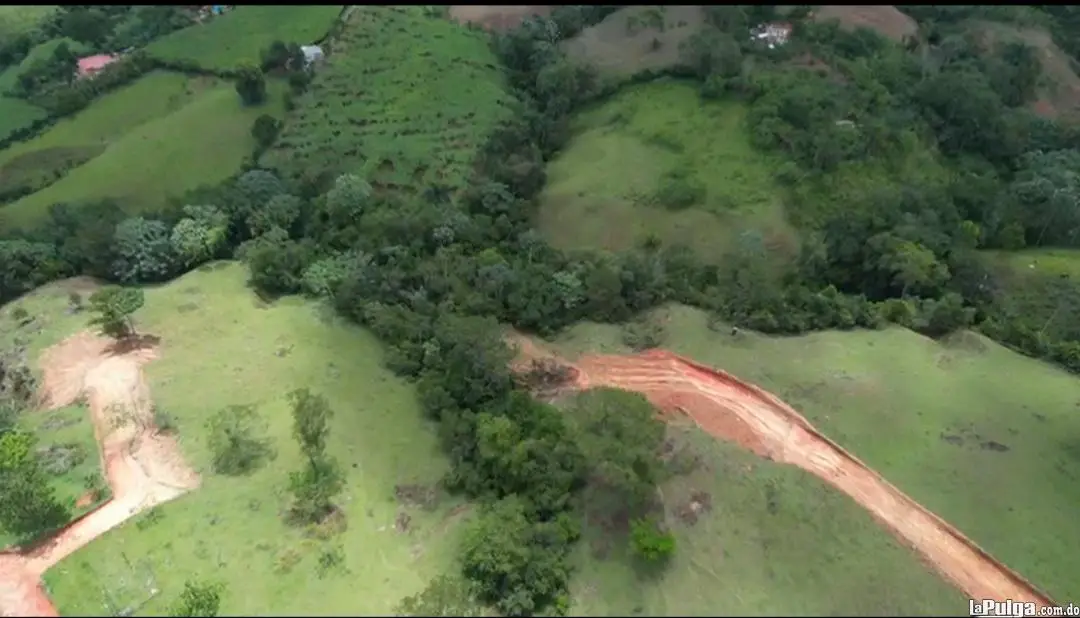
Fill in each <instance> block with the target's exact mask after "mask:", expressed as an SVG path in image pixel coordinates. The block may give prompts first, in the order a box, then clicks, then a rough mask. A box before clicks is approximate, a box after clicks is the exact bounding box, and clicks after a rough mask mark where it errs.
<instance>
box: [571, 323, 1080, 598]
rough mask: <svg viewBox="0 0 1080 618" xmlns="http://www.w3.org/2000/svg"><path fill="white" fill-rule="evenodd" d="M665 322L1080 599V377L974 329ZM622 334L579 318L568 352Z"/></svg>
mask: <svg viewBox="0 0 1080 618" xmlns="http://www.w3.org/2000/svg"><path fill="white" fill-rule="evenodd" d="M662 316H663V318H662V319H666V320H667V327H668V332H669V336H668V340H667V342H666V343H665V344H664V347H666V348H669V349H671V350H674V351H676V352H679V353H681V354H684V355H686V356H689V357H691V358H694V359H697V360H699V361H701V362H704V363H708V364H711V365H715V366H717V367H721V368H723V369H725V370H727V371H730V372H732V373H734V374H735V375H738V376H740V377H742V378H744V379H747V380H750V381H752V382H755V383H757V384H759V385H761V386H762V387H764V388H766V389H768V390H770V391H772V392H773V393H775V394H777V395H778V396H780V397H781V398H783V399H784V400H786V401H787V402H788V403H790V404H792V405H793V406H794V407H795V408H796V409H798V410H800V411H801V412H802V413H803V414H804V415H805V416H806V417H807V418H808V419H809V420H810V421H811V422H813V423H814V424H815V425H816V426H817V427H818V428H819V429H820V430H821V431H822V432H823V433H825V434H826V435H828V436H829V437H831V438H833V439H834V440H836V441H837V442H838V443H840V444H841V445H842V446H844V447H845V448H847V449H849V450H851V451H852V452H853V453H854V454H855V455H856V456H858V457H859V458H861V459H862V460H863V461H865V462H866V463H867V464H868V465H869V466H871V467H873V468H874V469H875V470H877V471H878V472H880V473H881V474H882V475H883V476H884V477H885V478H887V479H888V480H889V481H891V482H892V483H894V484H895V485H897V486H898V487H900V488H901V489H902V490H903V491H905V492H907V494H908V495H910V496H911V497H912V498H914V499H915V500H917V501H919V502H921V503H922V504H923V505H925V506H926V507H927V508H929V509H930V510H932V511H934V512H935V513H937V514H938V515H940V516H941V517H943V518H944V519H945V520H947V521H949V522H950V523H952V524H953V525H955V526H956V527H958V528H959V529H960V530H962V531H963V532H964V533H965V534H967V535H968V536H970V537H971V538H972V539H974V540H975V542H976V543H978V544H980V545H981V546H982V547H984V548H985V549H986V550H987V551H989V552H990V553H991V554H993V555H994V556H995V557H996V558H997V559H999V560H1001V561H1002V562H1004V563H1005V564H1007V565H1009V566H1010V567H1012V568H1013V569H1016V570H1017V571H1019V572H1020V573H1021V574H1023V575H1024V576H1025V577H1027V578H1029V579H1030V580H1031V581H1032V582H1034V583H1035V585H1037V586H1039V587H1040V588H1042V589H1044V590H1046V591H1047V592H1048V593H1049V594H1050V595H1051V596H1053V597H1054V598H1057V599H1072V598H1076V597H1077V596H1080V583H1078V581H1077V579H1076V578H1075V577H1074V576H1073V575H1072V574H1073V573H1076V572H1078V571H1080V555H1078V554H1077V553H1076V552H1075V551H1073V550H1072V548H1074V547H1076V546H1077V545H1078V544H1080V529H1078V528H1077V527H1076V526H1075V525H1074V521H1075V517H1074V514H1075V506H1076V504H1077V502H1078V501H1080V484H1078V483H1077V482H1076V481H1077V477H1078V473H1077V470H1078V468H1080V442H1078V441H1077V436H1080V416H1077V414H1076V407H1077V405H1080V380H1077V378H1076V377H1074V376H1071V375H1069V374H1067V373H1065V372H1064V371H1062V370H1060V369H1057V368H1055V367H1052V366H1050V365H1048V364H1046V363H1042V362H1039V361H1036V360H1033V359H1030V358H1027V357H1024V356H1021V355H1019V354H1016V353H1014V352H1012V351H1010V350H1008V349H1006V348H1004V347H1002V346H1000V345H997V344H995V343H993V342H992V341H990V340H988V339H985V338H983V337H981V336H978V335H975V334H972V333H962V334H958V335H955V336H953V337H951V338H949V339H948V340H947V341H946V342H944V343H938V342H934V341H932V340H930V339H927V338H925V337H921V336H919V335H917V334H915V333H913V332H911V331H907V330H904V329H899V328H894V329H889V330H885V331H874V332H871V331H855V332H846V333H840V332H825V333H816V334H812V335H806V336H801V337H790V338H773V337H765V336H761V335H757V334H754V333H750V332H743V333H741V334H740V335H739V336H738V337H734V338H733V337H730V336H729V335H728V334H727V332H726V329H720V330H718V331H715V332H714V331H710V330H708V329H707V327H706V317H705V315H704V314H702V313H701V312H699V311H696V310H692V309H688V308H685V307H678V306H675V307H669V308H667V309H665V310H663V312H662ZM618 342H619V330H618V328H617V327H610V326H597V325H580V326H578V327H576V328H575V329H573V330H572V331H571V332H570V333H568V334H567V335H566V337H564V338H563V339H562V341H561V347H562V348H563V350H565V351H567V352H568V353H572V352H573V351H574V350H578V351H580V350H610V351H614V350H620V349H621V345H620V344H619V343H618ZM1003 375H1005V376H1009V379H1007V380H1003V379H1001V376H1003ZM703 542H707V541H703ZM717 551H719V550H717Z"/></svg>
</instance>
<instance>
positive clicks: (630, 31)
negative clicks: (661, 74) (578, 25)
mask: <svg viewBox="0 0 1080 618" xmlns="http://www.w3.org/2000/svg"><path fill="white" fill-rule="evenodd" d="M704 17H705V16H704V13H703V11H702V7H700V6H697V5H672V6H667V7H658V6H631V7H626V8H624V9H620V10H618V11H615V12H614V13H612V14H611V15H608V16H607V17H605V18H604V20H603V21H601V22H600V23H599V24H596V25H595V26H590V27H588V28H586V29H585V30H582V31H581V33H580V34H578V35H577V36H576V37H574V38H572V39H570V40H568V41H567V42H566V43H564V45H563V48H564V50H565V51H566V53H567V55H568V56H569V57H570V58H573V59H575V60H578V61H580V62H587V63H589V64H592V65H593V66H595V67H596V68H597V69H599V70H600V72H601V74H603V75H607V76H611V77H614V78H625V77H629V76H631V75H633V74H635V73H638V72H641V71H644V70H647V69H664V68H668V67H671V66H673V65H674V64H675V63H676V62H678V60H679V44H680V43H682V42H683V41H684V40H686V39H687V38H689V37H690V36H691V35H693V34H694V33H695V32H697V30H698V28H700V27H701V26H702V25H703V24H704Z"/></svg>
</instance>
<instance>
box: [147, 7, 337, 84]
mask: <svg viewBox="0 0 1080 618" xmlns="http://www.w3.org/2000/svg"><path fill="white" fill-rule="evenodd" d="M341 8H342V7H341V5H310V6H238V7H236V8H235V9H233V10H231V11H229V12H228V13H225V14H224V15H220V16H217V17H213V18H210V19H209V20H208V21H206V22H205V23H201V24H195V25H194V26H189V27H187V28H184V29H183V30H178V31H176V32H173V33H172V34H169V35H167V36H164V37H162V38H160V39H158V40H157V41H154V42H153V43H151V44H150V45H148V46H147V47H146V51H147V52H148V53H149V54H150V55H151V56H153V57H155V58H160V59H161V60H166V61H171V62H190V63H193V64H195V65H196V66H198V67H200V68H203V69H209V70H230V69H236V68H238V67H240V66H241V65H243V64H244V63H252V64H256V65H257V64H259V62H260V58H261V56H260V54H261V53H262V52H263V50H265V49H266V48H267V47H268V46H269V45H270V44H271V43H273V42H274V41H284V42H286V43H289V42H294V43H299V44H301V45H310V44H313V43H315V42H316V41H318V40H320V39H322V38H323V37H324V36H326V33H327V32H328V31H329V30H330V26H331V25H332V24H333V23H334V20H335V19H337V17H338V15H339V14H340V13H341Z"/></svg>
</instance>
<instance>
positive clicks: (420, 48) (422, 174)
mask: <svg viewBox="0 0 1080 618" xmlns="http://www.w3.org/2000/svg"><path fill="white" fill-rule="evenodd" d="M510 100H511V99H510V95H509V94H508V93H507V92H506V90H505V88H504V84H503V82H502V78H501V76H500V73H499V70H498V68H497V64H496V59H495V58H494V56H493V55H492V53H491V51H490V50H489V48H488V45H487V41H486V40H485V38H484V36H483V35H482V34H480V33H477V32H472V31H470V30H467V29H465V28H462V27H461V26H458V25H456V24H454V23H452V22H450V21H447V20H443V19H438V18H436V17H430V16H427V15H425V14H424V12H423V10H422V9H421V7H389V6H383V7H379V6H370V7H362V8H358V9H357V10H355V11H354V12H353V13H352V15H351V17H350V18H349V22H348V23H347V24H346V27H345V30H344V32H343V33H342V35H341V37H340V39H339V40H337V41H336V42H335V46H334V49H333V50H332V56H331V57H330V59H329V62H328V65H327V66H326V67H324V68H322V69H321V70H320V71H319V72H318V73H317V74H316V77H315V79H314V81H313V82H312V84H311V87H310V88H309V90H308V92H307V93H306V94H304V95H303V96H302V97H301V98H300V99H298V107H297V109H296V110H295V111H293V112H291V113H290V114H289V116H288V119H287V121H286V123H285V128H284V130H283V131H282V135H281V137H280V138H279V139H278V141H277V143H276V144H275V146H274V147H273V148H272V149H271V150H270V151H269V152H267V154H266V155H265V156H264V157H263V160H262V163H263V164H264V165H265V166H267V167H272V168H275V169H277V170H278V171H280V172H282V173H283V174H284V175H287V176H294V177H295V176H298V175H300V174H301V173H305V172H306V173H311V172H312V171H314V173H328V174H338V173H343V172H358V173H364V174H367V175H368V176H369V178H371V180H372V182H373V183H376V184H378V185H380V186H381V187H383V188H399V189H400V188H406V187H416V186H423V185H425V184H430V183H436V182H437V183H441V184H444V185H448V186H450V187H461V186H463V184H464V182H465V180H466V178H467V177H468V174H469V172H470V170H471V168H472V163H473V161H474V159H475V157H476V153H477V150H478V148H479V147H480V146H481V145H482V144H483V143H484V141H485V140H486V137H487V135H488V134H489V133H490V131H491V130H492V129H493V128H494V127H495V126H496V125H497V123H498V122H499V121H500V119H501V118H505V117H506V115H507V113H508V107H507V104H508V103H509V102H510Z"/></svg>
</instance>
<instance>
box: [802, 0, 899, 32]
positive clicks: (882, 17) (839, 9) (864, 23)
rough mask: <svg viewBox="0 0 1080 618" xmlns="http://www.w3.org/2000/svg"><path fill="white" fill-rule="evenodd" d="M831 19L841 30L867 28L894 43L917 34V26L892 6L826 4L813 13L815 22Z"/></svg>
mask: <svg viewBox="0 0 1080 618" xmlns="http://www.w3.org/2000/svg"><path fill="white" fill-rule="evenodd" d="M833 19H835V20H836V21H838V22H840V26H841V27H843V28H847V29H849V30H854V29H855V28H859V27H863V28H869V29H871V30H874V31H876V32H878V33H880V34H881V35H882V36H885V37H888V38H890V39H892V40H894V41H903V40H904V37H905V36H915V35H916V34H917V33H918V32H919V24H918V23H917V22H916V21H915V20H914V19H912V18H911V17H908V16H907V15H905V14H903V13H901V12H900V11H899V10H898V9H897V8H896V7H895V6H892V5H881V6H870V5H854V6H845V5H841V4H826V5H822V6H821V7H819V8H818V10H817V11H815V12H814V20H815V21H829V20H833Z"/></svg>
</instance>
